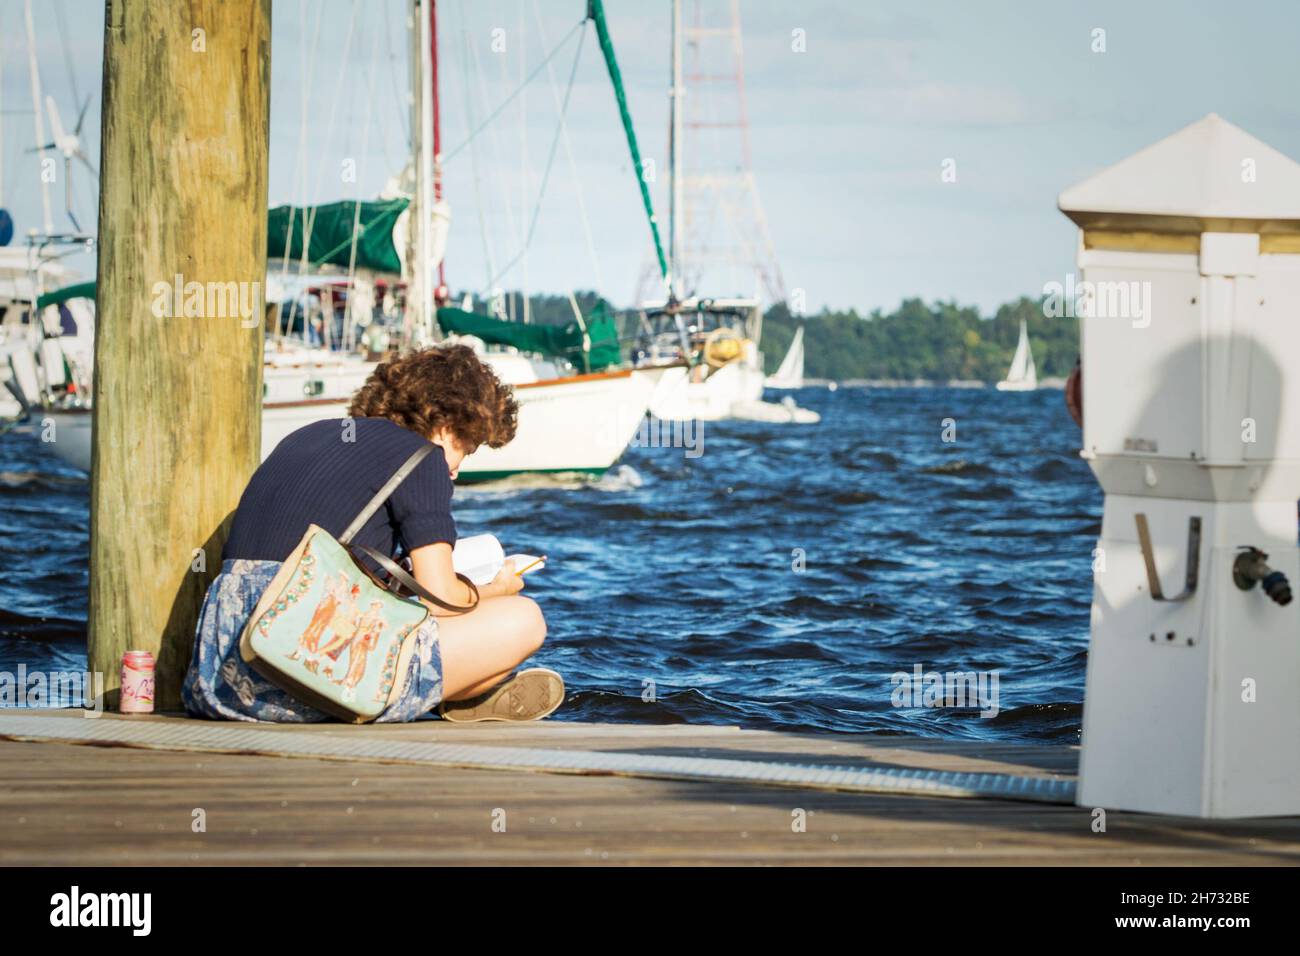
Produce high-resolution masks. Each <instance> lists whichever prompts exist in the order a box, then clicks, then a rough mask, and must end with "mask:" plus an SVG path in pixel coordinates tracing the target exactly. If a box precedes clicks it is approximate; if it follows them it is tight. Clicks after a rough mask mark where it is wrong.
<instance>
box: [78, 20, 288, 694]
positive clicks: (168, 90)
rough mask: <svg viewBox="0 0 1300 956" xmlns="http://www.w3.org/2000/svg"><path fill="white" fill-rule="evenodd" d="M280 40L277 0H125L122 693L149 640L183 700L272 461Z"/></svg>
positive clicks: (103, 455) (110, 414) (100, 654)
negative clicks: (246, 500)
mask: <svg viewBox="0 0 1300 956" xmlns="http://www.w3.org/2000/svg"><path fill="white" fill-rule="evenodd" d="M270 49H271V3H270V0H188V2H178V0H108V3H107V6H106V11H105V26H104V84H103V96H104V99H103V135H102V145H101V149H102V152H101V161H100V170H101V182H100V196H99V261H98V295H97V302H96V305H97V323H96V325H97V328H96V336H95V381H94V450H93V467H92V471H91V518H90V550H91V555H90V614H89V637H88V656H89V666H90V669H91V670H92V671H102V672H103V673H104V675H105V688H106V690H108V691H110V695H109V696H110V703H111V702H112V701H114V700H115V699H116V688H117V686H118V667H119V663H120V661H121V657H122V653H123V652H124V651H126V650H128V649H141V650H148V651H152V652H153V653H154V655H155V657H156V658H157V660H158V672H157V674H158V689H157V702H158V706H159V707H167V708H175V707H177V706H178V704H179V700H180V697H179V692H180V682H181V679H182V677H183V675H184V671H185V668H186V666H187V664H188V662H189V656H190V650H191V648H192V646H193V639H194V626H195V622H196V620H197V617H198V610H199V607H200V604H201V602H202V599H203V594H204V591H205V590H206V588H207V584H208V582H209V581H210V580H211V579H212V577H214V576H215V574H216V573H217V571H218V570H219V566H220V560H221V545H222V542H223V541H224V538H225V532H226V530H227V528H228V523H229V517H230V515H231V513H232V512H233V510H234V508H235V506H236V505H237V503H238V501H239V496H240V493H241V492H242V490H243V488H244V485H245V484H246V482H247V480H248V477H249V475H250V474H251V473H252V471H253V469H254V468H256V466H257V464H258V462H259V461H260V447H261V391H262V385H261V380H262V335H263V326H262V319H263V316H262V292H263V283H264V282H265V268H266V194H267V125H268V105H269V101H268V89H269V84H270ZM245 284H246V285H245ZM176 286H179V287H180V288H179V289H178V288H176ZM241 294H242V296H241ZM232 302H233V304H232ZM245 303H247V304H250V305H251V306H252V307H251V309H249V310H246V309H244V308H243V305H244V304H245ZM178 305H179V306H180V309H179V314H177V311H178V310H177V308H176V306H178ZM246 311H248V312H250V313H251V314H250V315H249V317H248V318H245V317H244V313H245V312H246ZM56 440H57V436H56Z"/></svg>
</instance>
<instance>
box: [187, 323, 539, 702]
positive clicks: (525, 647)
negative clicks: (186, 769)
mask: <svg viewBox="0 0 1300 956" xmlns="http://www.w3.org/2000/svg"><path fill="white" fill-rule="evenodd" d="M348 413H349V417H347V418H343V419H327V420H323V421H318V422H313V423H312V424H310V425H305V426H304V427H302V428H300V429H298V430H297V431H295V432H293V433H292V434H290V435H289V436H287V437H286V438H285V439H284V440H283V441H281V442H280V444H279V445H277V446H276V448H275V450H274V451H273V452H272V453H271V455H270V457H268V458H267V459H266V461H264V462H263V463H262V465H261V467H259V468H258V469H257V471H256V472H255V473H254V474H253V477H252V479H251V480H250V481H249V483H248V487H247V488H246V489H245V490H244V494H243V497H242V498H241V499H240V502H239V508H238V509H237V510H236V511H235V515H234V522H233V525H232V527H231V530H230V536H229V538H228V539H227V541H226V544H225V549H224V551H223V553H222V559H223V560H222V565H221V573H220V574H218V575H217V577H216V578H215V579H214V580H213V582H212V584H211V585H210V586H209V588H208V592H207V597H206V598H205V600H204V604H203V610H202V612H201V614H200V617H199V625H198V631H197V634H196V638H195V647H194V653H193V656H192V658H191V660H190V667H189V671H188V673H187V674H186V676H185V682H184V685H183V688H182V699H183V700H184V703H185V707H186V709H187V710H188V711H189V712H190V713H192V714H194V715H197V716H202V717H211V718H215V719H227V720H268V721H285V722H314V721H322V720H328V719H330V718H329V716H328V715H327V714H325V713H323V712H321V711H319V710H317V709H315V708H313V707H311V706H309V705H307V704H304V703H302V702H300V701H298V700H297V699H296V698H294V697H293V696H292V695H290V694H289V693H287V692H286V691H284V690H281V689H280V688H279V687H277V686H275V685H274V684H272V683H270V682H269V681H267V680H266V679H265V678H263V677H262V676H261V675H259V674H258V673H257V672H256V671H254V670H252V669H251V668H249V666H248V665H247V664H245V663H244V661H243V660H242V658H241V657H240V654H239V639H240V635H241V634H242V632H243V630H244V627H245V625H246V624H247V623H248V620H249V618H250V617H251V616H252V615H253V612H254V610H255V608H256V607H257V603H258V599H259V598H260V597H261V595H262V592H263V591H264V590H265V589H266V587H267V585H269V584H270V582H271V579H272V578H274V577H275V574H276V572H277V571H278V570H279V569H280V566H281V564H282V563H283V562H284V561H285V560H286V559H287V558H288V557H289V555H290V554H291V553H292V552H293V550H294V549H295V547H296V546H297V544H298V542H299V540H300V539H301V538H302V536H303V534H304V532H306V530H307V528H308V526H309V525H311V524H315V525H318V526H319V527H321V528H323V529H325V530H326V531H328V532H330V533H331V534H332V535H334V536H335V537H337V536H338V535H339V534H341V533H342V532H343V530H344V528H345V527H346V526H347V525H348V524H349V523H350V522H351V521H352V519H353V517H354V516H355V515H357V513H358V512H360V511H361V509H362V507H363V506H364V505H365V504H366V502H367V501H369V500H370V498H371V496H373V495H374V494H375V492H376V491H378V490H379V488H380V487H381V486H383V485H384V484H385V483H386V482H387V481H388V479H389V478H390V477H392V475H393V474H394V472H396V471H397V470H398V468H399V467H401V465H402V464H403V463H404V462H405V461H406V460H407V459H408V458H409V457H410V456H411V454H412V453H413V452H414V451H415V450H417V449H418V448H420V447H422V446H424V445H425V443H426V442H432V443H433V444H434V445H435V446H437V447H436V449H435V450H434V452H433V453H432V454H430V455H428V456H427V457H426V458H425V459H424V460H423V461H421V462H420V464H419V465H418V466H417V467H416V468H415V470H414V471H412V472H411V474H410V475H409V476H408V477H407V478H406V480H405V481H403V482H402V483H401V484H400V485H399V486H398V487H397V490H396V491H394V492H393V494H392V496H391V497H390V498H389V499H388V501H387V503H386V504H385V506H384V507H382V508H380V509H379V510H378V511H376V512H375V514H374V515H372V516H371V518H370V520H369V521H368V522H366V524H365V525H364V527H363V528H362V530H361V531H360V532H359V533H358V534H357V535H356V537H355V538H354V539H353V541H354V542H355V543H356V544H361V545H368V546H370V547H372V548H375V549H376V550H378V551H380V552H381V553H384V554H395V553H396V552H397V551H399V550H400V551H401V552H402V553H404V554H405V555H407V556H408V557H409V558H410V560H411V570H412V572H413V574H414V576H415V579H416V581H417V582H419V584H420V585H421V586H423V587H424V588H425V589H426V590H427V591H430V592H432V593H433V594H434V595H435V596H437V597H439V598H440V599H441V600H443V601H445V602H447V603H449V604H453V605H456V606H462V607H463V606H468V605H471V604H473V603H474V595H473V593H472V591H471V590H470V588H469V587H468V586H467V585H466V584H464V583H463V582H462V581H461V580H460V579H458V578H457V577H456V574H455V571H454V570H453V568H452V560H451V551H452V545H453V544H454V543H455V541H456V524H455V521H454V520H453V519H452V516H451V497H452V492H453V490H454V486H453V484H452V482H453V480H454V479H455V477H456V473H457V470H458V469H459V468H460V464H461V462H462V461H463V460H464V459H465V458H466V457H467V456H468V455H470V454H473V452H474V450H475V449H476V448H477V447H478V446H479V445H482V444H486V445H488V446H489V447H492V448H499V447H501V446H502V445H504V444H506V443H507V442H509V441H510V440H511V439H512V438H513V437H514V434H515V427H516V421H517V416H518V406H517V405H516V403H515V399H514V397H513V395H512V394H511V392H510V389H509V388H507V387H506V386H504V385H502V384H501V382H500V381H499V380H498V379H497V377H496V374H495V373H494V372H493V371H492V370H491V369H490V368H489V367H488V366H486V365H485V364H483V363H482V362H480V361H479V359H478V357H477V356H476V355H475V354H474V352H473V350H471V349H469V348H467V347H466V346H463V345H453V346H439V347H435V348H428V349H424V350H421V351H416V352H411V353H407V354H404V355H402V356H400V357H398V358H395V359H392V360H390V361H387V362H384V363H382V364H381V365H379V366H378V367H377V368H376V369H375V371H374V372H373V373H372V374H371V376H370V378H369V379H368V380H367V382H366V384H365V385H364V386H362V388H361V389H360V390H359V391H358V392H357V394H356V396H355V397H354V398H353V400H352V405H351V407H350V408H349V409H348ZM523 586H524V582H523V578H522V577H521V576H520V575H518V574H516V573H515V569H514V568H513V567H512V566H511V564H510V563H509V562H507V563H506V566H505V567H504V568H503V569H502V570H501V573H500V574H498V575H497V577H496V578H495V580H493V581H492V582H491V583H490V584H487V585H484V586H483V587H480V588H479V589H478V595H479V603H478V606H477V607H475V608H474V610H472V611H470V612H469V613H467V614H462V615H452V613H451V612H449V611H446V610H443V609H442V608H437V607H432V606H431V610H432V614H431V616H430V617H429V618H428V620H427V621H426V622H425V623H424V624H423V625H422V626H421V627H420V629H419V630H418V631H417V634H416V640H417V645H416V651H415V653H414V654H413V655H412V657H411V665H410V669H409V671H408V674H407V676H406V686H405V690H404V691H403V693H402V695H401V697H400V698H399V699H397V701H396V702H395V703H393V704H392V705H391V706H390V707H388V708H387V709H386V710H385V711H384V712H383V713H382V714H381V715H380V716H379V717H378V720H379V721H407V720H414V719H416V718H417V717H420V716H422V715H423V714H426V713H428V712H429V711H431V710H433V709H434V708H435V707H436V708H438V709H439V712H440V713H441V714H442V716H443V717H444V719H449V720H490V719H505V720H530V719H538V718H541V717H545V716H547V715H549V714H550V713H552V712H553V711H554V710H555V709H556V708H557V707H559V705H560V703H561V702H562V701H563V697H564V683H563V681H562V680H561V679H560V675H559V674H556V673H555V672H554V671H551V670H547V669H545V668H531V669H528V670H524V671H521V672H519V673H517V674H514V673H512V672H513V670H514V668H515V667H517V666H518V665H519V664H520V663H522V662H523V661H524V660H526V659H527V658H528V657H529V656H531V655H532V654H533V653H534V652H535V651H536V650H537V649H538V648H539V647H541V645H542V641H543V640H544V638H545V637H546V622H545V621H544V620H543V619H542V613H541V611H540V610H539V609H538V607H537V605H536V603H534V602H533V601H532V600H531V599H529V598H526V597H524V596H522V595H521V594H519V591H520V590H522V588H523ZM338 597H339V599H340V600H342V599H343V598H344V597H345V595H342V594H340V595H339V596H338ZM335 603H338V602H337V601H336V602H335ZM331 607H332V605H331ZM326 616H328V615H326ZM320 623H321V625H322V627H321V628H318V629H317V630H322V632H323V633H321V634H316V635H314V637H313V639H311V640H308V642H307V643H309V644H311V645H313V646H312V647H310V648H307V650H308V651H309V652H310V651H316V650H317V648H316V647H315V645H316V644H317V643H320V644H321V646H322V647H323V646H325V642H326V641H327V640H328V632H327V631H324V626H325V624H326V622H324V621H322V622H320ZM315 624H316V622H315V621H313V625H315ZM309 630H311V628H309Z"/></svg>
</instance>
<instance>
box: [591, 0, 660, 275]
mask: <svg viewBox="0 0 1300 956" xmlns="http://www.w3.org/2000/svg"><path fill="white" fill-rule="evenodd" d="M587 18H588V19H589V20H591V21H592V22H593V23H595V24H596V38H597V39H598V40H600V52H601V53H603V54H604V55H605V67H606V68H607V69H608V70H609V80H610V82H611V83H612V84H613V85H614V100H615V101H616V102H617V103H618V115H619V118H620V119H622V121H623V133H624V134H625V135H626V137H627V148H628V152H629V153H631V154H632V170H633V171H634V172H635V174H636V178H637V182H638V183H639V184H640V186H641V205H643V206H644V207H645V214H646V218H647V219H649V220H650V235H651V236H653V237H654V242H655V256H656V257H657V258H658V259H659V274H660V275H661V276H663V277H664V278H665V279H667V278H668V260H667V259H666V258H665V257H664V246H663V243H662V242H660V241H659V222H658V220H657V219H655V210H654V203H653V202H651V201H650V187H649V185H648V184H647V183H646V181H645V176H644V175H643V174H642V170H643V169H644V168H645V167H644V166H642V164H641V150H640V149H639V148H638V147H637V143H636V130H635V129H634V128H633V126H632V114H631V112H630V111H629V110H628V108H627V94H626V93H625V92H624V90H623V74H622V72H621V71H620V70H619V68H618V59H617V58H616V57H615V56H614V40H613V38H612V37H611V36H610V35H609V24H608V23H606V22H605V6H604V4H603V3H601V0H587Z"/></svg>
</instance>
